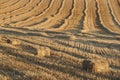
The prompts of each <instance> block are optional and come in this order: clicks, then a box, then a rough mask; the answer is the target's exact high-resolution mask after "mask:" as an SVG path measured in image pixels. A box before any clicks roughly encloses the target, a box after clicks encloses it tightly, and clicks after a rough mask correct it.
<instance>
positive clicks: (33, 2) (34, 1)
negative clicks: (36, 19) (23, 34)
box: [5, 0, 40, 23]
mask: <svg viewBox="0 0 120 80" xmlns="http://www.w3.org/2000/svg"><path fill="white" fill-rule="evenodd" d="M39 2H40V0H30V2H29V3H28V4H27V5H26V6H24V7H21V8H19V9H17V10H14V11H12V12H11V13H9V14H6V15H5V17H6V20H10V18H11V21H12V17H13V16H19V15H21V14H25V13H26V12H28V11H31V10H32V9H33V8H34V7H36V6H35V5H36V4H38V3H39ZM7 17H8V18H7ZM10 23H11V22H10Z"/></svg>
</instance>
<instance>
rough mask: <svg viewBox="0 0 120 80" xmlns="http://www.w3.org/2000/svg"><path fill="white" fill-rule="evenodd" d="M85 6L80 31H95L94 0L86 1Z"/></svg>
mask: <svg viewBox="0 0 120 80" xmlns="http://www.w3.org/2000/svg"><path fill="white" fill-rule="evenodd" d="M91 4H92V5H91ZM86 6H87V7H86V11H85V14H86V16H85V20H84V24H83V30H82V32H89V31H97V28H96V23H95V17H96V14H95V1H94V0H89V1H86Z"/></svg>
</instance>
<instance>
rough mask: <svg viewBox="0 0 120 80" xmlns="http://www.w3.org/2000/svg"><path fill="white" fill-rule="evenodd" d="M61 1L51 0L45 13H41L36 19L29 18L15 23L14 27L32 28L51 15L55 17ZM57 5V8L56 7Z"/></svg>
mask: <svg viewBox="0 0 120 80" xmlns="http://www.w3.org/2000/svg"><path fill="white" fill-rule="evenodd" d="M62 1H63V0H61V1H54V0H52V2H51V4H50V5H49V6H48V7H49V8H46V9H45V11H43V12H42V13H41V14H40V15H38V16H36V17H31V18H29V19H27V20H25V21H21V22H19V23H16V25H17V26H18V25H19V26H32V25H33V24H37V23H38V24H40V22H41V21H42V20H43V19H45V18H47V17H49V16H51V15H55V13H56V12H57V9H58V8H59V7H60V4H61V3H62ZM56 5H57V6H56Z"/></svg>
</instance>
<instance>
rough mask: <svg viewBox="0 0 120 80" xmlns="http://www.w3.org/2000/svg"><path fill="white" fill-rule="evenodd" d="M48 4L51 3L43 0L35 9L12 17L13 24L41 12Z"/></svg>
mask: <svg viewBox="0 0 120 80" xmlns="http://www.w3.org/2000/svg"><path fill="white" fill-rule="evenodd" d="M49 1H50V0H49ZM45 3H46V4H45ZM48 4H49V2H48V1H47V2H46V0H41V2H40V3H39V4H38V6H37V7H35V8H34V9H33V10H31V11H30V12H27V13H25V14H21V15H19V16H14V17H12V22H11V25H13V26H15V23H17V22H20V21H25V20H27V19H29V18H30V17H35V15H37V14H39V13H41V12H42V11H43V10H44V9H45V8H46V7H47V6H48Z"/></svg>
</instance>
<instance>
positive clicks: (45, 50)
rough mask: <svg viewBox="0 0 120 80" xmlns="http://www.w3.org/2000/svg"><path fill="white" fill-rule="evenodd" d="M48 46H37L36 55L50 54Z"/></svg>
mask: <svg viewBox="0 0 120 80" xmlns="http://www.w3.org/2000/svg"><path fill="white" fill-rule="evenodd" d="M50 51H51V50H50V48H48V47H38V48H37V57H45V56H50Z"/></svg>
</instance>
